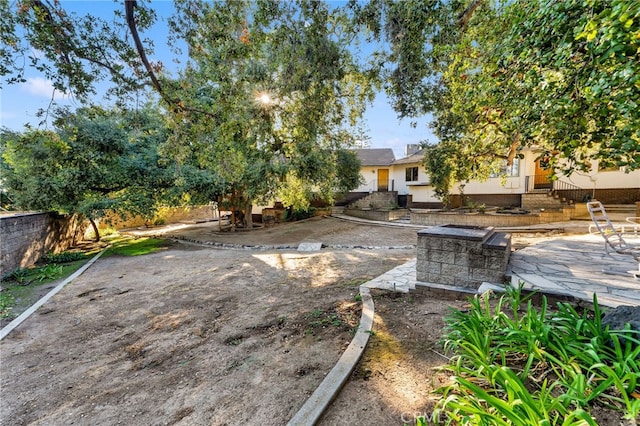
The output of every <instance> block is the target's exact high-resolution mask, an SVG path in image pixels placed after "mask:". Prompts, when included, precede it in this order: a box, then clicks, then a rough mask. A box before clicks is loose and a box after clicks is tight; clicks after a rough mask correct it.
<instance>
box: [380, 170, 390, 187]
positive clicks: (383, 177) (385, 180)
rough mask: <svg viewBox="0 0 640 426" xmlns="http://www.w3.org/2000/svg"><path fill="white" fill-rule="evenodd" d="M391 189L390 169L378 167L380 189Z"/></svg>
mask: <svg viewBox="0 0 640 426" xmlns="http://www.w3.org/2000/svg"><path fill="white" fill-rule="evenodd" d="M388 190H389V169H378V191H380V192H387V191H388Z"/></svg>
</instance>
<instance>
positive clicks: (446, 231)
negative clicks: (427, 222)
mask: <svg viewBox="0 0 640 426" xmlns="http://www.w3.org/2000/svg"><path fill="white" fill-rule="evenodd" d="M510 253H511V234H506V233H503V232H494V230H493V227H487V228H483V227H479V226H463V225H443V226H434V227H432V228H429V229H423V230H421V231H418V256H417V258H418V259H417V264H416V273H417V274H416V278H417V280H418V281H421V282H429V283H437V284H446V285H455V286H458V287H466V288H474V289H477V288H478V287H479V286H480V284H482V282H485V281H487V282H491V283H502V282H504V273H505V270H506V268H507V263H508V262H509V254H510Z"/></svg>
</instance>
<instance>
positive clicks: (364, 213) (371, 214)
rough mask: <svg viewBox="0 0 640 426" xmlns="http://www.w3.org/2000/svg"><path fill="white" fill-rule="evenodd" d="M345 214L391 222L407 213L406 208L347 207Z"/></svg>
mask: <svg viewBox="0 0 640 426" xmlns="http://www.w3.org/2000/svg"><path fill="white" fill-rule="evenodd" d="M344 214H346V215H349V216H354V217H359V218H362V219H367V220H377V221H381V222H389V221H392V220H398V219H400V218H401V217H404V216H405V215H406V214H407V210H406V209H396V210H362V209H345V210H344Z"/></svg>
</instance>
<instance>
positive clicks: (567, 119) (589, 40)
mask: <svg viewBox="0 0 640 426" xmlns="http://www.w3.org/2000/svg"><path fill="white" fill-rule="evenodd" d="M359 16H361V18H362V20H363V22H371V23H372V24H371V25H370V26H371V28H372V29H373V30H374V32H376V34H378V35H379V36H380V37H385V39H386V40H388V41H389V43H390V49H389V52H388V56H387V59H388V60H389V61H390V63H391V64H392V66H391V67H390V68H388V69H387V73H386V82H387V84H386V88H387V90H388V91H389V93H390V94H391V95H392V98H393V103H394V107H395V109H396V111H398V113H399V115H400V116H404V117H417V116H420V115H423V114H432V115H433V118H434V120H433V127H434V129H435V133H436V135H437V136H438V137H439V139H440V143H439V144H438V145H437V146H435V147H430V148H429V149H428V150H427V151H426V154H427V156H428V158H427V159H426V161H425V165H426V167H427V170H428V172H429V173H430V174H431V175H432V182H434V184H435V185H436V189H437V192H438V193H439V194H440V195H444V194H446V193H447V192H448V190H449V189H450V185H451V184H452V183H453V182H454V181H465V180H469V179H482V178H486V177H487V176H489V174H490V173H492V172H495V171H496V170H498V169H499V166H500V165H501V163H503V162H504V161H507V162H509V163H510V162H512V161H513V159H514V157H515V156H516V155H519V154H520V153H521V151H522V150H523V149H525V148H534V149H536V150H538V152H539V155H540V156H546V157H548V158H549V159H550V166H551V167H552V168H553V169H554V171H555V172H557V173H567V174H568V173H571V172H572V171H573V170H576V169H580V170H588V169H589V168H590V167H591V162H592V161H593V160H599V161H600V162H601V164H603V165H604V166H611V165H616V166H624V167H626V169H627V170H633V169H637V168H638V167H640V108H638V105H639V103H640V61H639V60H638V57H639V54H640V4H639V3H638V2H637V1H633V0H607V1H601V0H587V1H583V0H558V1H552V2H549V1H544V0H530V1H508V0H472V1H446V0H440V1H417V0H416V1H411V0H409V1H403V2H394V1H390V0H389V1H387V0H379V1H374V2H371V3H369V4H367V5H366V6H364V7H362V8H361V10H360V11H359ZM381 22H382V24H380V23H381Z"/></svg>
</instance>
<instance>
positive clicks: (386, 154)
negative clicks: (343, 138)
mask: <svg viewBox="0 0 640 426" xmlns="http://www.w3.org/2000/svg"><path fill="white" fill-rule="evenodd" d="M353 152H355V153H356V155H357V156H358V160H360V163H361V164H362V165H363V166H389V165H391V163H393V162H394V161H395V159H396V156H395V155H394V154H393V150H392V149H391V148H371V149H354V150H353Z"/></svg>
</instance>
